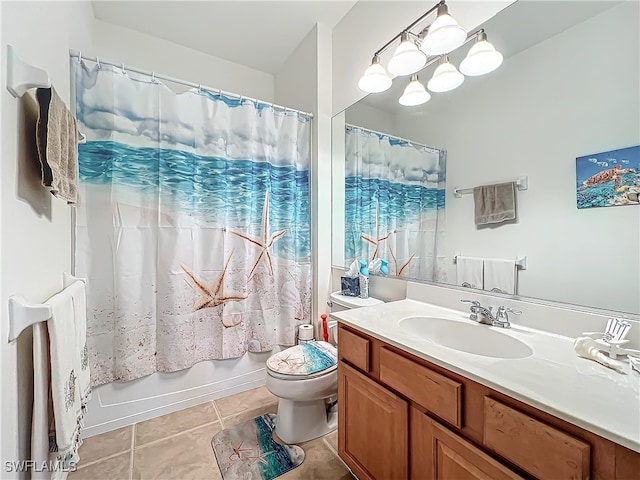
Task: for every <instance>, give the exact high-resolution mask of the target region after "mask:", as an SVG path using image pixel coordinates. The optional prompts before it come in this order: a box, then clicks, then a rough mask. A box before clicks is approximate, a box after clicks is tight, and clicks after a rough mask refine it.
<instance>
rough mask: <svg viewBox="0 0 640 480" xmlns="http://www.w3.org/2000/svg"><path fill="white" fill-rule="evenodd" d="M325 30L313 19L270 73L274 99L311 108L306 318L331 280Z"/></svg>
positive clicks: (315, 318) (316, 312) (317, 309)
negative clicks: (309, 285) (309, 298)
mask: <svg viewBox="0 0 640 480" xmlns="http://www.w3.org/2000/svg"><path fill="white" fill-rule="evenodd" d="M330 78H331V29H330V28H329V27H328V26H327V25H325V24H321V23H319V24H317V25H316V26H315V28H314V29H313V30H312V31H311V32H310V33H309V34H308V35H307V37H306V38H305V39H304V40H303V41H302V42H301V43H300V45H298V47H297V48H296V50H295V51H294V52H293V53H292V54H291V56H290V57H289V58H288V59H287V61H286V62H285V65H284V66H283V68H281V69H280V72H278V74H277V75H276V89H275V90H276V102H277V103H279V104H282V105H287V106H291V107H293V108H297V109H300V110H305V111H308V112H312V113H313V114H314V118H313V140H312V141H313V148H312V162H311V171H310V172H309V174H310V190H311V203H310V207H311V255H312V262H313V300H312V306H311V315H312V322H313V323H314V325H315V326H316V337H317V338H318V330H317V328H318V322H319V317H320V314H321V313H324V312H327V311H328V307H327V304H326V302H327V298H328V295H329V288H330V285H331V208H330V205H331V82H329V81H328V80H327V79H330Z"/></svg>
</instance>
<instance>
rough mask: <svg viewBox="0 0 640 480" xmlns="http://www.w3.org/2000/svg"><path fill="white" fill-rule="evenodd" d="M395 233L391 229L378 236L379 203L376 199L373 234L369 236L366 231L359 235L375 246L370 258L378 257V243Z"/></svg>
mask: <svg viewBox="0 0 640 480" xmlns="http://www.w3.org/2000/svg"><path fill="white" fill-rule="evenodd" d="M392 233H395V230H391V231H390V232H387V234H386V235H383V236H380V204H379V203H378V200H376V228H375V234H374V235H375V236H373V237H372V236H370V235H367V234H366V233H364V232H363V233H362V235H361V237H362V239H363V240H364V241H365V242H367V243H370V244H371V245H373V246H374V247H376V248H375V250H374V251H373V256H372V257H371V260H375V259H376V258H377V257H378V252H379V250H380V243H381V242H383V241H384V240H386V239H387V238H389V236H390V235H391V234H392Z"/></svg>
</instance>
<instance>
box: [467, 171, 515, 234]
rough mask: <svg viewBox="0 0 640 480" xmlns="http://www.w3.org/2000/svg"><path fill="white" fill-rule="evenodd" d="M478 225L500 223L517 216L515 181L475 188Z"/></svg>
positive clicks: (476, 220)
mask: <svg viewBox="0 0 640 480" xmlns="http://www.w3.org/2000/svg"><path fill="white" fill-rule="evenodd" d="M473 200H474V203H475V223H476V225H487V224H490V223H500V222H504V221H506V220H515V218H516V193H515V183H514V182H508V183H500V184H497V185H482V186H480V187H475V188H474V189H473Z"/></svg>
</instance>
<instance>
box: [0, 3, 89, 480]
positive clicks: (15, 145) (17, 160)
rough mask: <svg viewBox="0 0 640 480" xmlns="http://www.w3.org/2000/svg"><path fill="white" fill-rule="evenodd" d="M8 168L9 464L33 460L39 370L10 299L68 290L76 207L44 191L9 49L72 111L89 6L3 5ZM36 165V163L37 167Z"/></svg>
mask: <svg viewBox="0 0 640 480" xmlns="http://www.w3.org/2000/svg"><path fill="white" fill-rule="evenodd" d="M0 8H1V9H2V67H0V69H1V70H2V72H3V75H2V88H1V89H0V90H2V92H1V93H0V101H1V108H2V130H1V133H2V147H1V148H2V150H1V151H2V157H1V158H2V162H0V184H1V187H0V188H1V201H0V203H1V207H0V208H1V210H0V226H1V229H2V246H1V251H0V262H1V268H0V271H1V272H2V273H1V278H2V287H1V292H0V305H1V307H0V312H1V313H0V316H1V317H2V318H1V321H0V324H1V325H2V326H1V327H0V350H1V360H0V364H1V365H2V393H1V399H2V404H1V407H2V408H1V413H0V415H1V417H0V418H1V425H2V427H1V428H0V431H1V434H0V438H1V446H0V452H1V455H0V458H1V460H2V465H1V466H0V468H1V469H2V471H1V473H0V476H1V477H2V478H18V474H15V473H10V472H5V471H4V470H5V467H4V462H5V461H13V460H27V459H29V458H30V455H29V445H30V440H29V436H30V434H31V431H30V429H31V425H30V418H31V402H32V395H33V388H32V382H33V378H32V377H33V373H32V372H33V370H32V361H31V356H32V348H31V342H32V337H31V331H30V329H29V330H28V331H26V332H25V333H24V334H23V335H22V336H21V338H20V339H19V340H18V341H17V342H14V343H12V344H7V338H8V322H9V321H8V314H7V298H8V296H9V295H11V294H20V295H23V296H24V297H25V298H26V299H27V301H30V302H34V303H39V302H41V301H43V300H45V299H46V298H48V297H49V296H51V295H53V294H54V293H56V292H57V291H58V290H60V289H61V288H62V272H63V271H70V268H71V207H69V206H67V205H66V203H65V202H64V201H61V200H58V199H56V198H54V197H53V196H52V195H51V194H50V193H48V192H47V191H46V190H45V189H44V188H42V187H41V186H40V171H39V166H38V159H37V152H36V150H35V121H36V117H37V107H36V102H35V100H34V98H33V97H32V96H31V94H27V95H25V97H23V98H22V99H16V98H13V97H12V96H11V95H10V94H9V92H8V91H7V90H6V88H5V86H6V73H4V72H6V68H5V66H6V47H5V45H6V44H12V45H13V46H14V47H15V50H16V52H17V54H18V55H19V56H20V57H21V58H22V59H23V60H25V61H26V62H29V63H31V64H33V65H36V66H38V67H40V68H44V69H46V70H47V71H48V72H49V74H50V78H51V81H52V83H53V85H54V86H55V88H56V91H57V92H58V94H59V95H60V96H61V98H62V99H63V100H64V101H65V102H66V103H67V105H69V91H70V77H69V54H68V50H69V48H71V47H73V48H83V49H87V50H89V49H91V24H92V21H93V12H92V10H91V4H90V3H89V2H2V3H1V6H0ZM34 162H35V163H34Z"/></svg>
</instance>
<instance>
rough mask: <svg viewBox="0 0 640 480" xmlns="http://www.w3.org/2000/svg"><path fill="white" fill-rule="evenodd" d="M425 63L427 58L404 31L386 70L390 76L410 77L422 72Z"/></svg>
mask: <svg viewBox="0 0 640 480" xmlns="http://www.w3.org/2000/svg"><path fill="white" fill-rule="evenodd" d="M465 37H466V36H465ZM426 63H427V56H426V55H425V54H424V53H422V52H421V51H420V49H419V48H418V46H417V45H416V44H415V42H414V41H413V40H412V39H411V37H410V36H409V32H406V31H405V32H402V34H401V35H400V45H398V47H397V48H396V50H395V52H393V57H391V60H389V63H388V64H387V70H389V73H390V74H392V75H411V74H412V73H416V72H419V71H420V70H422V68H423V67H424V66H425V65H426Z"/></svg>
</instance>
